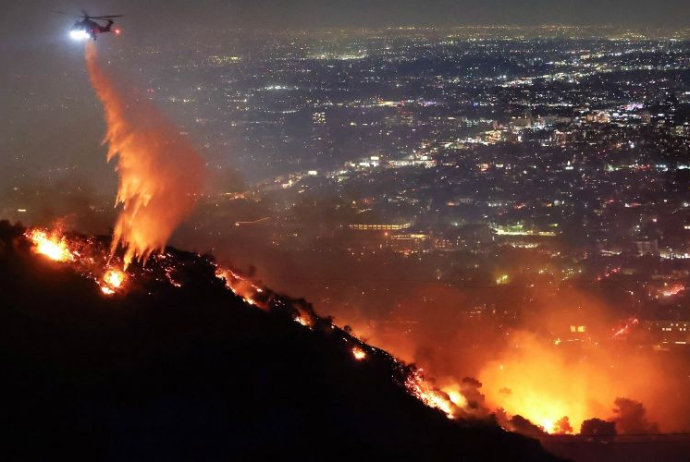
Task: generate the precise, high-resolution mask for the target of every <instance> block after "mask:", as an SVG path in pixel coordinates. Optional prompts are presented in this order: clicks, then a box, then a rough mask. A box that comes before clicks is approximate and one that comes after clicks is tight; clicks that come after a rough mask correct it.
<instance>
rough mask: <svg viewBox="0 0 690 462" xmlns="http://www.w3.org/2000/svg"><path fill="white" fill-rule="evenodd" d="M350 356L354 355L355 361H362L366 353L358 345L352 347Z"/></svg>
mask: <svg viewBox="0 0 690 462" xmlns="http://www.w3.org/2000/svg"><path fill="white" fill-rule="evenodd" d="M352 356H354V357H355V359H356V360H357V361H362V360H363V359H366V357H367V353H366V351H364V350H362V349H361V348H360V347H354V348H353V349H352Z"/></svg>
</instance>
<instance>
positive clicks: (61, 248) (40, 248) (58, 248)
mask: <svg viewBox="0 0 690 462" xmlns="http://www.w3.org/2000/svg"><path fill="white" fill-rule="evenodd" d="M27 237H28V238H29V239H30V240H31V242H33V244H34V245H35V246H36V247H35V250H36V252H37V253H40V254H41V255H44V256H46V257H48V258H50V259H51V260H53V261H59V262H65V261H72V260H74V256H73V255H72V252H70V250H69V247H68V246H67V241H66V240H65V238H64V237H61V236H59V235H57V234H56V233H53V234H51V235H48V233H46V232H45V231H41V230H33V231H31V232H30V233H29V234H28V236H27Z"/></svg>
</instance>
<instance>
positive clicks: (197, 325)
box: [0, 223, 550, 461]
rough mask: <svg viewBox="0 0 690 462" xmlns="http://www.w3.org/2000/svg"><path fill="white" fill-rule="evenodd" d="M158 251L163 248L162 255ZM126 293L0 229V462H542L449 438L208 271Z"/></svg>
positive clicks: (499, 442) (456, 432)
mask: <svg viewBox="0 0 690 462" xmlns="http://www.w3.org/2000/svg"><path fill="white" fill-rule="evenodd" d="M171 252H172V251H171ZM171 255H173V256H174V258H176V259H179V260H180V262H184V263H185V264H184V268H185V269H184V270H181V271H180V273H181V274H180V275H179V277H180V278H181V279H183V287H182V288H177V287H173V286H171V285H170V284H164V283H162V282H160V281H157V280H156V278H155V277H154V276H155V271H156V268H151V269H149V270H147V271H141V272H140V273H141V274H140V280H139V282H138V283H137V284H134V285H133V287H132V288H131V290H130V291H129V293H128V294H127V295H126V296H115V297H112V298H107V297H104V296H103V295H102V294H101V293H100V292H99V290H98V287H97V286H96V285H95V284H94V283H93V281H91V280H88V279H86V278H84V277H82V276H79V275H77V274H75V273H74V272H73V271H72V270H71V269H70V268H69V267H66V266H61V265H59V264H55V263H52V262H48V261H46V260H44V259H42V258H40V257H38V256H35V255H33V253H32V252H30V250H29V249H28V246H27V245H26V242H25V241H24V240H23V239H22V238H21V230H20V229H16V228H11V227H9V226H8V225H7V224H6V223H5V224H3V223H0V371H1V372H0V380H1V381H2V385H3V387H2V393H1V394H0V435H2V436H1V437H0V440H2V444H0V459H2V460H26V459H36V460H58V459H64V458H65V456H69V457H70V459H71V460H83V459H88V460H166V461H169V460H266V459H268V458H270V457H272V458H275V460H296V459H297V457H299V458H300V459H302V460H311V459H320V460H342V459H345V458H348V459H351V460H390V457H397V458H399V459H401V460H410V459H419V460H550V457H549V456H548V455H546V454H545V453H544V452H543V450H542V449H541V447H540V446H539V444H538V443H537V442H536V441H533V440H528V439H525V438H522V437H519V436H517V435H513V434H508V433H505V432H504V431H502V430H500V429H499V428H497V427H492V426H488V425H484V426H480V425H478V424H474V425H469V426H468V425H460V424H457V423H455V422H452V421H449V420H448V419H447V418H446V417H445V416H444V415H443V414H441V413H440V412H438V411H435V410H433V409H429V408H427V407H425V406H424V405H423V404H421V403H420V402H419V401H418V400H416V399H415V398H414V397H412V396H410V395H409V394H407V393H406V391H405V390H404V389H403V388H402V387H400V386H399V384H398V383H396V381H395V380H394V379H393V378H392V376H393V375H394V374H393V372H392V370H393V369H392V368H393V367H394V366H393V363H392V362H391V359H390V357H389V356H387V355H386V354H385V353H384V352H376V353H374V354H372V355H371V357H370V358H368V359H367V361H363V362H357V361H354V360H353V358H352V355H351V352H350V350H349V347H348V341H346V340H344V337H343V335H344V333H343V331H341V330H339V329H331V328H329V329H326V328H319V327H318V326H317V327H316V328H314V329H306V328H304V327H302V326H300V325H299V324H297V323H295V322H294V321H293V319H292V318H291V317H290V316H283V315H281V313H280V312H276V313H266V312H264V311H261V310H258V309H255V308H252V307H250V306H248V305H246V304H245V303H244V302H243V301H242V300H241V299H239V298H237V297H235V296H233V295H232V293H230V292H228V291H227V290H225V289H224V286H223V284H222V281H220V280H219V279H217V278H215V277H214V268H213V266H212V264H211V263H210V262H209V260H208V259H206V258H202V257H198V256H195V255H191V254H185V253H181V252H172V253H171Z"/></svg>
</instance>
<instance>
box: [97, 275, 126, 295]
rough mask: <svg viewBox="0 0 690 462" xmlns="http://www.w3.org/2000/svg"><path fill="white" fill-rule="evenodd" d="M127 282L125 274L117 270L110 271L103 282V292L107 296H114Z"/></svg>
mask: <svg viewBox="0 0 690 462" xmlns="http://www.w3.org/2000/svg"><path fill="white" fill-rule="evenodd" d="M124 282H125V273H123V272H122V271H120V270H117V269H110V270H108V271H107V272H106V273H105V275H104V276H103V280H102V281H101V284H100V286H101V292H103V293H104V294H106V295H113V294H114V293H115V292H117V290H118V289H120V288H122V285H123V284H124Z"/></svg>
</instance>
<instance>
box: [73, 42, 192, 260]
mask: <svg viewBox="0 0 690 462" xmlns="http://www.w3.org/2000/svg"><path fill="white" fill-rule="evenodd" d="M86 63H87V68H88V71H89V77H90V78H91V84H92V85H93V88H94V90H95V91H96V94H97V95H98V98H99V99H100V101H101V103H102V104H103V108H104V111H105V121H106V124H107V133H106V136H105V142H106V143H107V144H108V160H109V161H110V160H112V159H116V160H117V166H116V170H117V173H118V175H119V177H120V184H119V189H118V193H117V201H116V204H117V205H119V204H122V211H121V213H120V216H119V217H118V220H117V223H116V224H115V230H114V234H113V242H112V246H111V255H112V254H113V253H114V252H115V250H116V249H117V247H118V246H119V245H120V244H121V245H122V246H123V247H124V248H125V257H124V265H125V268H126V267H127V266H128V265H129V264H130V263H131V262H132V260H134V259H138V260H141V261H144V260H146V259H147V258H148V257H149V256H150V255H151V253H153V252H156V251H161V250H163V249H164V248H165V245H166V243H167V241H168V239H169V238H170V236H171V234H172V233H173V231H174V230H175V228H176V227H177V226H178V225H179V224H180V222H182V220H183V219H184V218H185V217H186V216H187V214H188V213H189V212H190V211H191V209H192V207H193V206H194V201H195V197H196V195H198V194H199V192H200V191H201V187H202V177H203V162H202V160H201V158H200V156H199V155H198V154H197V153H196V151H195V150H194V148H193V147H192V146H191V144H190V143H189V142H188V141H187V140H186V139H185V138H184V137H183V136H182V135H180V133H179V130H178V129H177V128H176V127H175V126H174V125H173V124H172V123H171V122H170V121H168V119H167V118H166V117H165V116H163V115H162V114H161V113H160V112H159V111H158V110H157V109H156V108H155V107H154V106H153V104H151V102H149V101H148V100H147V99H146V98H144V97H141V96H139V95H136V94H135V93H134V92H131V91H127V90H126V89H123V87H122V86H121V85H119V84H116V83H115V82H114V81H113V80H112V79H111V78H110V77H109V76H108V75H106V73H105V71H104V70H103V69H102V68H101V66H100V65H99V64H98V60H97V56H96V48H95V45H93V44H91V43H89V44H88V45H87V46H86Z"/></svg>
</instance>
